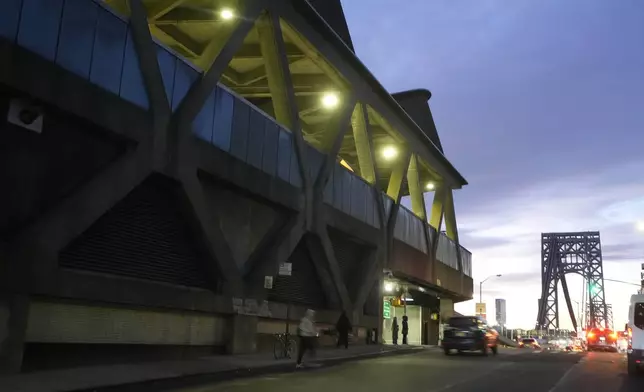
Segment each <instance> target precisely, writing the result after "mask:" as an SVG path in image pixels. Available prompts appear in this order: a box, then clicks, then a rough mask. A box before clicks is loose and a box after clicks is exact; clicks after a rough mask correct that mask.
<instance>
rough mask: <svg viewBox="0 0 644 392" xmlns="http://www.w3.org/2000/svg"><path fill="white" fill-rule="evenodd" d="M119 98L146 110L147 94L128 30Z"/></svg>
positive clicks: (130, 31)
mask: <svg viewBox="0 0 644 392" xmlns="http://www.w3.org/2000/svg"><path fill="white" fill-rule="evenodd" d="M121 97H122V98H124V99H126V100H128V101H130V102H132V103H133V104H135V105H138V106H140V107H142V108H145V109H147V108H148V107H149V102H148V93H147V91H145V84H144V82H143V74H142V73H141V66H140V65H139V58H138V56H137V54H136V48H135V47H134V41H133V40H132V30H131V29H129V28H128V30H127V39H126V41H125V57H124V60H123V76H122V77H121Z"/></svg>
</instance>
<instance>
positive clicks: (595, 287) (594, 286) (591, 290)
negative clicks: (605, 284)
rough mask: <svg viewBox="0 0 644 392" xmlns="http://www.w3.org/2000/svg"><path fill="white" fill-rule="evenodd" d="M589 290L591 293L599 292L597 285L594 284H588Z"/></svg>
mask: <svg viewBox="0 0 644 392" xmlns="http://www.w3.org/2000/svg"><path fill="white" fill-rule="evenodd" d="M590 292H591V293H593V294H597V293H599V287H597V285H596V284H591V285H590Z"/></svg>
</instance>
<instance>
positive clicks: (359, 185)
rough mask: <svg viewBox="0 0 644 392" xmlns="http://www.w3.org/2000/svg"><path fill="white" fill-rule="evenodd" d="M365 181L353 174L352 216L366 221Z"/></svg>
mask: <svg viewBox="0 0 644 392" xmlns="http://www.w3.org/2000/svg"><path fill="white" fill-rule="evenodd" d="M363 185H364V183H363V182H362V181H360V179H359V178H356V177H355V176H353V175H352V176H351V216H353V217H354V218H357V219H359V220H361V221H363V222H364V221H365V213H364V207H365V192H364V191H365V189H364V187H363Z"/></svg>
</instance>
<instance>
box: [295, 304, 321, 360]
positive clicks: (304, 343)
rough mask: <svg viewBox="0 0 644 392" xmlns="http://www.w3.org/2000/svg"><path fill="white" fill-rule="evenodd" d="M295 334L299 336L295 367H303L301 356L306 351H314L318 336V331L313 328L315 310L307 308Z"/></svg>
mask: <svg viewBox="0 0 644 392" xmlns="http://www.w3.org/2000/svg"><path fill="white" fill-rule="evenodd" d="M297 336H299V338H300V344H299V345H298V352H297V365H296V367H297V368H301V367H303V365H302V358H303V357H304V354H305V353H306V352H307V351H311V352H312V353H313V354H314V353H315V339H316V337H317V336H318V331H317V329H316V328H315V311H314V310H312V309H307V310H306V313H304V317H302V319H301V320H300V325H299V326H298V328H297Z"/></svg>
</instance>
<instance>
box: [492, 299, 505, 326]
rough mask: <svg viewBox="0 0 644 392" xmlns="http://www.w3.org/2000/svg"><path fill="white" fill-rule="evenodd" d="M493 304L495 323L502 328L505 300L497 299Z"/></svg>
mask: <svg viewBox="0 0 644 392" xmlns="http://www.w3.org/2000/svg"><path fill="white" fill-rule="evenodd" d="M494 302H495V303H494V306H495V307H496V322H497V324H499V325H501V326H503V325H505V322H506V313H505V312H506V310H505V300H504V299H501V298H497V299H495V300H494Z"/></svg>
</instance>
